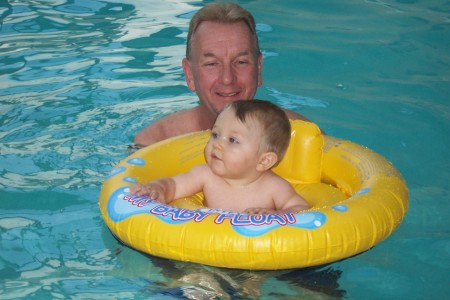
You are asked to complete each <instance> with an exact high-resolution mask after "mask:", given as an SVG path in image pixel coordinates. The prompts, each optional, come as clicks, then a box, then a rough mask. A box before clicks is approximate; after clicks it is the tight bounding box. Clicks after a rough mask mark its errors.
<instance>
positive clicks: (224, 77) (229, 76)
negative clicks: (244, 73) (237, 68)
mask: <svg viewBox="0 0 450 300" xmlns="http://www.w3.org/2000/svg"><path fill="white" fill-rule="evenodd" d="M234 78H235V76H234V70H233V66H232V64H224V66H223V68H222V74H221V81H222V83H223V84H225V85H227V84H231V83H233V81H234Z"/></svg>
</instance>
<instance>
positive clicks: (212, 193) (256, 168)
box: [131, 100, 310, 214]
mask: <svg viewBox="0 0 450 300" xmlns="http://www.w3.org/2000/svg"><path fill="white" fill-rule="evenodd" d="M290 136H291V126H290V123H289V120H288V118H287V116H286V114H285V112H284V111H283V110H282V109H281V108H279V107H278V106H276V105H275V104H273V103H271V102H269V101H264V100H250V101H244V100H239V101H235V102H232V103H230V104H228V105H227V106H226V107H225V108H224V109H223V110H222V111H221V113H220V114H219V116H218V117H217V119H216V122H215V123H214V126H213V128H212V130H211V137H210V139H209V141H208V143H207V145H206V147H205V160H206V164H202V165H199V166H195V167H193V168H192V169H191V170H189V171H188V172H186V173H181V174H178V175H176V176H174V177H166V178H160V179H157V180H155V181H152V182H149V183H147V184H137V185H135V186H133V187H132V188H131V193H134V194H136V195H139V196H143V195H147V196H149V197H151V198H152V199H154V200H156V201H160V202H164V203H169V202H170V201H172V200H174V199H177V198H182V197H187V196H192V195H194V194H196V193H198V192H203V194H204V196H205V201H204V205H205V206H207V207H210V208H219V209H224V210H229V211H235V212H244V213H248V214H269V213H278V214H281V213H296V212H299V211H301V210H305V209H308V208H309V207H310V206H309V204H308V203H307V202H306V201H305V200H304V199H303V198H302V197H301V196H300V195H298V194H297V193H296V192H295V190H294V189H293V187H292V186H291V185H290V184H289V183H288V182H287V181H286V180H285V179H283V178H282V177H280V176H278V175H277V174H275V173H274V172H273V171H272V170H271V169H272V168H273V167H275V166H276V165H277V164H278V163H279V162H280V161H281V159H282V158H283V156H284V154H285V152H286V149H287V147H288V146H289V141H290Z"/></svg>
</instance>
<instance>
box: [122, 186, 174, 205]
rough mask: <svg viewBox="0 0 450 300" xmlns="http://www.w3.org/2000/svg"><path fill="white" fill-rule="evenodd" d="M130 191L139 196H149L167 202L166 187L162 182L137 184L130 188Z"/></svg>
mask: <svg viewBox="0 0 450 300" xmlns="http://www.w3.org/2000/svg"><path fill="white" fill-rule="evenodd" d="M130 193H132V194H135V195H137V196H148V197H150V198H151V199H153V200H156V201H159V202H162V203H166V199H165V198H166V197H165V195H164V189H163V187H162V186H161V185H160V184H154V183H147V184H136V185H134V186H132V187H131V188H130Z"/></svg>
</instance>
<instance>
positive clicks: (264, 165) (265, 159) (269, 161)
mask: <svg viewBox="0 0 450 300" xmlns="http://www.w3.org/2000/svg"><path fill="white" fill-rule="evenodd" d="M277 161H278V155H276V154H275V152H264V153H263V154H261V157H260V158H259V162H258V165H257V166H256V170H257V171H260V172H263V171H267V170H269V169H270V168H272V167H273V166H274V165H275V164H276V163H277Z"/></svg>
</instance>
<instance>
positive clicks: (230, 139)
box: [229, 137, 239, 144]
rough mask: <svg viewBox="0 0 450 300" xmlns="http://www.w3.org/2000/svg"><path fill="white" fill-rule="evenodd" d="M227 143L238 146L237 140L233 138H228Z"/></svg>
mask: <svg viewBox="0 0 450 300" xmlns="http://www.w3.org/2000/svg"><path fill="white" fill-rule="evenodd" d="M229 141H230V143H232V144H238V143H239V141H238V140H237V139H235V138H233V137H230V138H229Z"/></svg>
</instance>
